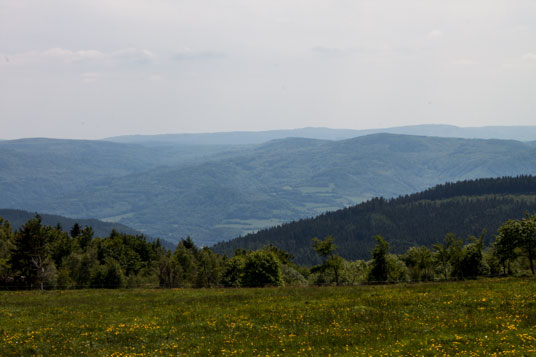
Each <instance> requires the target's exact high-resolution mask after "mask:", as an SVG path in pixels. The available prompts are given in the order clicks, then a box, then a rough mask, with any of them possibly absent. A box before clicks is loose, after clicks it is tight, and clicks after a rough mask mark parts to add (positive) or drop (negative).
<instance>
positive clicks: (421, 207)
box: [213, 176, 536, 264]
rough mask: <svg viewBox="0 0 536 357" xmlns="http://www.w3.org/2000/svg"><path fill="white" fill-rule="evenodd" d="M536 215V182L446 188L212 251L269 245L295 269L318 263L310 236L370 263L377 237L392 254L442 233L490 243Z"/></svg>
mask: <svg viewBox="0 0 536 357" xmlns="http://www.w3.org/2000/svg"><path fill="white" fill-rule="evenodd" d="M527 211H528V212H529V213H532V214H534V213H535V212H536V177H535V176H518V177H504V178H495V179H478V180H469V181H461V182H456V183H446V184H443V185H438V186H435V187H434V188H431V189H428V190H426V191H423V192H419V193H415V194H412V195H405V196H400V197H398V198H395V199H390V200H386V199H384V198H374V199H371V200H369V201H366V202H364V203H361V204H358V205H355V206H352V207H348V208H344V209H341V210H338V211H335V212H328V213H325V214H322V215H320V216H318V217H315V218H311V219H303V220H299V221H295V222H292V223H288V224H283V225H281V226H277V227H273V228H269V229H265V230H261V231H259V232H258V233H255V234H248V235H246V236H244V237H239V238H236V239H233V240H231V241H229V242H223V243H219V244H217V245H215V246H214V247H213V249H214V250H215V251H216V252H220V253H226V254H231V253H232V252H233V251H234V250H235V249H237V248H245V249H256V248H259V247H263V246H265V245H267V244H273V245H275V246H277V247H279V248H281V249H284V250H286V251H288V252H290V253H291V254H293V255H294V257H295V262H297V263H299V264H317V263H318V258H317V256H316V255H315V253H314V252H313V250H312V249H311V239H312V238H313V237H319V238H323V237H325V236H328V235H333V236H334V237H335V243H336V244H337V246H338V247H339V248H338V254H340V255H341V256H343V257H344V258H346V259H369V258H370V251H371V250H372V247H373V246H374V244H375V241H374V239H373V238H372V237H373V236H374V235H376V234H381V235H383V236H384V237H386V239H387V240H388V241H389V242H390V243H391V246H392V248H393V251H394V252H397V253H401V252H403V251H405V250H406V249H408V248H409V247H410V246H417V245H426V246H431V245H432V244H434V243H437V242H442V241H443V238H444V236H445V234H446V233H449V232H452V233H454V234H456V235H458V236H462V237H467V236H468V235H475V236H479V235H480V233H481V231H482V229H486V231H487V235H486V241H488V242H489V241H491V240H493V237H494V236H495V234H496V232H497V229H498V227H499V226H500V225H501V224H502V223H504V221H506V220H507V219H510V218H512V219H518V218H521V217H523V215H524V214H525V212H527Z"/></svg>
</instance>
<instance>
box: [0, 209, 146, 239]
mask: <svg viewBox="0 0 536 357" xmlns="http://www.w3.org/2000/svg"><path fill="white" fill-rule="evenodd" d="M34 216H35V213H32V212H28V211H22V210H15V209H0V217H2V218H3V219H5V220H8V221H9V223H10V224H11V227H12V228H13V229H14V230H16V229H19V228H20V227H22V226H23V225H24V223H26V222H27V221H28V220H30V219H31V218H33V217H34ZM40 216H41V222H42V223H43V224H44V225H47V226H52V227H55V226H56V225H58V224H59V225H60V226H61V227H62V229H63V230H64V231H66V232H69V230H70V229H71V228H72V226H74V224H75V223H78V224H79V225H80V227H82V228H83V227H85V226H88V227H91V228H93V232H94V233H95V236H96V237H106V236H108V235H109V234H110V232H111V231H112V230H116V231H117V232H120V233H126V234H131V235H138V234H141V233H140V232H138V231H137V230H135V229H132V228H130V227H127V226H125V225H124V224H120V223H110V222H103V221H99V220H97V219H75V218H68V217H63V216H58V215H53V214H40Z"/></svg>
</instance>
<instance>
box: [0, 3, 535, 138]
mask: <svg viewBox="0 0 536 357" xmlns="http://www.w3.org/2000/svg"><path fill="white" fill-rule="evenodd" d="M535 98H536V1H534V0H515V1H512V0H504V1H503V0H471V1H467V0H449V1H445V0H404V1H400V0H325V1H324V0H147V1H145V0H77V1H73V0H47V1H37V0H31V1H30V0H0V139H15V138H22V137H55V138H76V139H98V138H105V137H110V136H116V135H126V134H160V133H192V132H218V131H235V130H254V131H257V130H271V129H291V128H301V127H330V128H350V129H368V128H382V127H392V126H402V125H415V124H425V123H426V124H452V125H457V126H486V125H536V116H535V114H536V100H535Z"/></svg>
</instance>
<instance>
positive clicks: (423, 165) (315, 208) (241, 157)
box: [0, 127, 536, 245]
mask: <svg viewBox="0 0 536 357" xmlns="http://www.w3.org/2000/svg"><path fill="white" fill-rule="evenodd" d="M530 128H532V127H529V129H530ZM420 129H422V130H424V128H423V127H421V128H420ZM436 129H438V130H439V128H436ZM529 129H526V130H524V131H525V133H527V134H528V133H529V132H530V130H529ZM304 130H306V131H307V130H313V131H316V132H317V133H321V132H324V133H325V134H322V135H324V136H330V135H331V136H330V137H332V138H333V137H337V138H338V137H340V136H341V135H342V134H341V132H339V131H331V130H323V129H304ZM506 131H508V130H506ZM509 131H510V132H516V131H519V132H521V131H523V130H522V129H519V128H518V129H516V130H514V129H511V130H509ZM235 134H236V135H238V137H243V135H245V137H247V135H248V134H247V133H246V134H244V133H242V134H241V133H235ZM272 134H273V133H272ZM272 134H270V135H272ZM279 134H280V135H289V133H288V132H284V133H281V132H280V133H279ZM294 134H299V133H297V132H295V133H294ZM188 135H192V134H187V136H188ZM199 135H202V136H203V135H205V134H199ZM207 135H208V134H207ZM211 135H212V134H211ZM222 135H223V134H222ZM226 135H227V134H226ZM229 135H230V134H229ZM303 135H305V134H303ZM319 135H320V134H319ZM348 135H350V134H348ZM534 138H536V135H535V136H533V137H532V139H534ZM127 139H128V138H126V139H125V138H123V139H122V140H126V142H114V141H87V140H85V141H84V140H59V139H21V140H7V141H2V142H0V187H2V189H0V207H4V208H13V209H23V210H27V211H31V212H35V211H37V212H42V213H51V214H58V215H63V216H67V217H71V218H97V219H101V220H105V221H108V222H118V223H122V224H125V225H128V226H130V227H133V228H134V229H136V230H138V231H141V232H142V233H144V234H147V235H149V236H153V237H160V238H163V239H165V240H169V241H173V242H176V241H178V240H179V239H180V238H181V237H185V236H188V235H189V236H191V237H192V238H193V239H194V241H195V242H196V243H197V244H199V245H212V244H214V243H217V242H219V241H222V240H228V239H231V238H234V237H237V236H240V235H245V234H247V233H250V232H254V231H257V230H259V229H262V228H266V227H270V226H274V225H280V224H282V223H284V222H288V221H292V220H296V219H301V218H307V217H313V216H316V215H318V214H321V213H323V212H325V211H329V210H336V209H339V208H343V207H347V206H351V205H354V204H356V203H359V202H362V201H365V200H367V199H370V198H371V197H375V196H383V197H394V196H398V195H400V194H407V193H412V192H417V191H420V190H423V189H426V188H429V187H431V186H433V185H436V184H439V183H443V182H445V181H457V180H465V179H474V178H481V177H500V176H507V175H510V176H515V175H521V174H534V173H535V171H536V155H535V154H536V145H534V142H520V141H514V140H496V139H491V140H482V139H460V138H440V137H427V136H415V135H398V134H372V135H366V136H358V137H353V138H349V139H343V140H325V139H312V138H303V137H302V138H296V137H291V138H280V139H275V140H271V141H268V142H263V143H254V142H252V139H247V140H246V139H243V140H242V139H236V138H235V139H234V140H230V142H232V144H230V143H229V142H228V141H225V140H223V141H222V140H220V139H218V140H219V141H218V140H213V141H203V140H201V139H199V140H197V141H195V140H194V142H190V143H185V142H184V141H183V142H180V141H177V140H175V139H173V140H171V139H170V140H167V139H166V140H167V141H166V140H161V138H158V136H156V137H150V138H140V137H136V140H137V142H135V143H134V142H132V141H129V140H130V139H132V138H130V139H128V140H127ZM141 139H143V140H141ZM110 140H116V141H121V140H119V139H110ZM258 140H261V139H258Z"/></svg>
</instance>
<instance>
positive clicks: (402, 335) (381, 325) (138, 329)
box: [0, 278, 536, 356]
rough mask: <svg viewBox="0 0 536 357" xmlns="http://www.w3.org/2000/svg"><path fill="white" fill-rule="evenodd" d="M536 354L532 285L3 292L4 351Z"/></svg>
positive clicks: (512, 281)
mask: <svg viewBox="0 0 536 357" xmlns="http://www.w3.org/2000/svg"><path fill="white" fill-rule="evenodd" d="M470 351H472V352H474V355H493V354H494V353H495V354H497V355H523V354H525V355H533V354H536V280H535V279H534V278H500V279H499V278H497V279H483V280H476V281H463V282H441V283H421V284H399V285H380V286H355V287H317V288H315V287H304V288H296V287H284V288H263V289H200V290H193V289H172V290H141V289H140V290H69V291H44V292H41V291H15V292H14V291H3V292H0V355H2V356H6V355H44V356H51V355H77V354H88V355H116V356H120V355H159V356H160V355H166V356H167V355H172V356H176V355H193V354H202V355H212V354H216V355H263V356H266V355H270V356H276V355H328V354H331V355H360V354H363V355H369V354H372V355H379V354H387V355H400V354H407V355H414V354H419V355H430V356H433V355H439V354H448V355H456V354H460V355H470Z"/></svg>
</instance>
